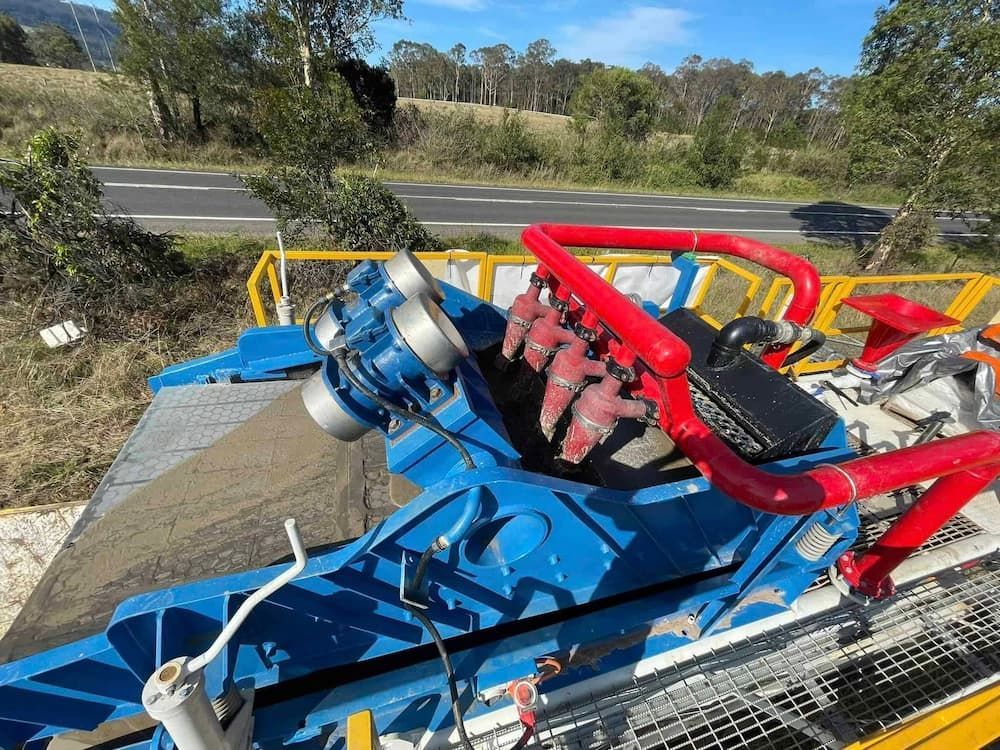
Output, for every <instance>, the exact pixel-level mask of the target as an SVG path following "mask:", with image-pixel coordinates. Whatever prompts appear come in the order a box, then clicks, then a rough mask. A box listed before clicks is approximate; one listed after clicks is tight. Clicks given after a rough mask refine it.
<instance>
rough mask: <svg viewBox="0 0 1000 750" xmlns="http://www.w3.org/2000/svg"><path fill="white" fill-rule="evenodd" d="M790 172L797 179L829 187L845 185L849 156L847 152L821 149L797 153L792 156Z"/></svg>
mask: <svg viewBox="0 0 1000 750" xmlns="http://www.w3.org/2000/svg"><path fill="white" fill-rule="evenodd" d="M789 171H790V172H791V173H792V174H794V175H795V176H797V177H805V178H807V179H810V180H816V181H817V182H822V183H825V184H827V185H843V184H845V183H846V182H847V155H846V153H845V152H835V151H821V150H819V149H807V150H805V151H796V152H795V153H794V154H793V155H792V158H791V163H790V164H789Z"/></svg>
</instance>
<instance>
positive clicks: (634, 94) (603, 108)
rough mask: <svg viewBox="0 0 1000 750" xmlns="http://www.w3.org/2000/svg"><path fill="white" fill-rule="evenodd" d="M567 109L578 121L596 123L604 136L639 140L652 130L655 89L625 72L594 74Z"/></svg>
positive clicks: (636, 75)
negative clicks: (588, 120)
mask: <svg viewBox="0 0 1000 750" xmlns="http://www.w3.org/2000/svg"><path fill="white" fill-rule="evenodd" d="M571 108H572V110H573V116H574V118H576V119H577V120H578V121H579V120H581V119H590V120H596V121H597V123H598V125H599V126H600V128H601V130H602V131H603V132H604V133H606V134H609V135H611V134H613V135H620V136H624V137H625V138H628V139H631V140H639V139H641V138H644V137H645V136H646V135H648V134H649V131H650V129H651V128H652V126H653V114H654V112H655V108H656V88H655V87H654V86H653V83H652V82H651V81H650V80H649V79H648V78H646V77H645V76H643V75H641V74H639V73H636V72H634V71H631V70H628V69H626V68H606V69H602V70H595V71H594V72H592V73H590V74H589V75H587V76H586V77H585V78H584V79H583V80H582V81H581V82H580V86H579V88H578V89H577V90H576V93H575V94H574V95H573V101H572V104H571Z"/></svg>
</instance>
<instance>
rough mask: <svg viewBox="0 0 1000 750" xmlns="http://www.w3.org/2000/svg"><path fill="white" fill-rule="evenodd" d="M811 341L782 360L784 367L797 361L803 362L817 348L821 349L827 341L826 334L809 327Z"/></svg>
mask: <svg viewBox="0 0 1000 750" xmlns="http://www.w3.org/2000/svg"><path fill="white" fill-rule="evenodd" d="M809 331H810V334H809V341H807V342H806V343H805V344H803V345H802V346H801V347H800V348H799V349H798V350H796V351H795V352H794V353H793V354H791V355H790V356H789V357H787V358H786V359H785V361H784V362H782V364H781V366H782V367H787V366H788V365H794V364H796V363H797V362H801V361H802V360H804V359H805V358H806V357H809V356H811V355H812V354H813V353H814V352H815V351H816V350H817V349H819V348H820V347H821V346H823V344H825V343H826V334H825V333H823V332H822V331H817V330H816V329H815V328H810V329H809Z"/></svg>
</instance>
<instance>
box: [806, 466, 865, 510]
mask: <svg viewBox="0 0 1000 750" xmlns="http://www.w3.org/2000/svg"><path fill="white" fill-rule="evenodd" d="M816 468H817V469H822V468H827V469H833V470H834V471H835V472H837V473H838V474H840V476H842V477H843V478H844V479H845V480H846V481H847V484H848V486H849V487H850V488H851V497H850V499H849V500H848V501H847V503H853V502H854V501H855V500H857V499H858V485H856V484H855V483H854V478H853V477H852V476H851V475H850V474H848V473H847V472H846V471H844V469H843V468H842V467H840V466H837V464H816ZM847 503H845V505H846V504H847Z"/></svg>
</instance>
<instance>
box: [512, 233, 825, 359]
mask: <svg viewBox="0 0 1000 750" xmlns="http://www.w3.org/2000/svg"><path fill="white" fill-rule="evenodd" d="M543 238H547V239H549V240H551V241H552V244H554V245H556V246H561V247H560V248H559V249H560V250H562V248H564V247H600V248H609V249H619V250H624V249H628V250H649V251H653V252H666V251H682V252H687V251H692V250H702V251H705V252H711V253H719V254H721V255H731V256H734V257H737V258H743V259H744V260H748V261H750V262H752V263H756V264H757V265H759V266H763V267H764V268H768V269H770V270H772V271H774V272H775V273H779V274H781V275H782V276H786V277H787V278H788V279H790V280H791V282H792V289H793V292H792V299H791V301H790V302H789V305H788V309H787V310H786V311H785V314H784V315H783V316H782V317H783V319H784V320H787V321H790V322H792V323H798V324H799V325H805V324H807V323H808V322H809V321H810V320H811V319H812V316H813V313H814V312H815V311H816V305H817V303H818V302H819V294H820V280H819V272H818V271H817V270H816V268H815V266H813V264H812V263H810V262H809V261H808V260H806V259H805V258H800V257H799V256H797V255H793V254H792V253H786V252H784V251H782V250H779V249H777V248H775V247H771V246H770V245H765V244H764V243H763V242H757V241H756V240H751V239H747V238H745V237H736V236H734V235H731V234H719V233H717V232H696V231H694V230H691V231H676V230H664V229H625V228H620V227H588V226H576V225H572V224H536V225H535V226H532V227H528V228H527V229H526V230H525V231H524V234H522V235H521V240H522V242H523V243H524V245H525V247H527V248H528V249H529V250H531V251H532V252H533V253H535V256H536V257H537V258H538V259H539V260H541V261H542V262H543V263H545V265H549V263H548V261H547V260H546V257H544V256H546V255H548V254H549V253H548V252H547V251H551V250H552V249H553V248H552V245H547V243H545V241H544V240H543ZM539 251H541V253H542V254H539ZM557 275H558V274H557ZM567 283H570V282H567ZM570 286H571V287H573V284H572V283H570ZM573 289H574V291H576V287H573ZM616 333H617V331H616ZM787 349H788V345H785V346H781V347H778V348H775V349H773V350H771V351H769V352H768V353H767V354H765V355H764V357H763V360H764V361H765V362H767V363H768V364H769V365H771V366H772V367H775V368H777V367H780V366H781V363H782V362H783V361H784V359H785V352H786V351H787ZM657 374H661V373H657Z"/></svg>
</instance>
